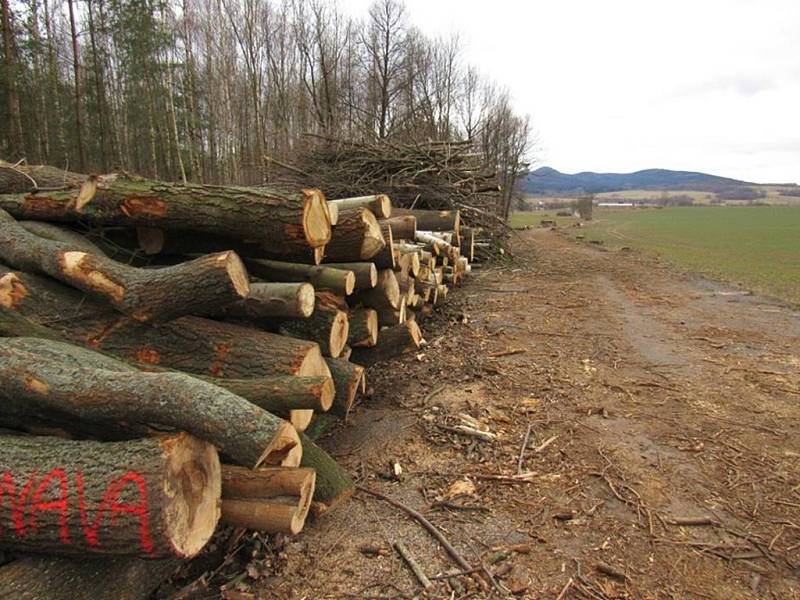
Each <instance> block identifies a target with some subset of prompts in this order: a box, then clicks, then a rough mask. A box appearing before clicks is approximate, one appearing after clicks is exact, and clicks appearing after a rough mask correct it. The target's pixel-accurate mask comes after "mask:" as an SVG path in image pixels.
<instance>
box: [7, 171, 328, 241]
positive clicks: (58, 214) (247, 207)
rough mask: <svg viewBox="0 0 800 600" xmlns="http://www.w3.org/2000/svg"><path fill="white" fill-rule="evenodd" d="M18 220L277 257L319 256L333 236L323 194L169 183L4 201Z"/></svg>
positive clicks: (108, 179)
mask: <svg viewBox="0 0 800 600" xmlns="http://www.w3.org/2000/svg"><path fill="white" fill-rule="evenodd" d="M0 208H2V209H5V210H7V211H8V212H10V213H11V214H12V215H14V216H15V217H16V218H18V219H32V220H41V221H62V222H76V221H83V222H88V223H92V224H93V225H123V226H126V227H140V226H143V227H157V228H160V229H166V230H183V231H201V232H207V233H213V234H218V235H230V236H233V237H237V238H247V239H253V240H256V241H258V242H259V243H262V244H265V245H267V246H269V247H270V248H272V249H273V250H274V251H276V252H291V251H293V250H296V249H298V248H302V247H304V246H305V247H308V246H310V247H312V248H317V247H320V246H324V245H325V244H326V243H328V240H330V236H331V224H330V217H329V215H328V204H327V202H326V201H325V197H324V196H323V194H322V192H320V191H319V190H312V189H305V190H300V191H287V190H286V189H281V188H277V187H275V188H267V187H263V186H262V187H258V188H247V187H235V186H228V187H224V186H213V185H201V184H183V183H167V182H163V181H152V180H148V179H142V178H139V177H133V176H129V175H123V174H111V175H104V176H101V177H92V178H90V179H88V180H87V181H85V182H84V183H83V184H82V185H81V186H80V187H79V188H73V189H69V190H64V191H48V192H44V191H42V192H33V193H27V194H3V195H0Z"/></svg>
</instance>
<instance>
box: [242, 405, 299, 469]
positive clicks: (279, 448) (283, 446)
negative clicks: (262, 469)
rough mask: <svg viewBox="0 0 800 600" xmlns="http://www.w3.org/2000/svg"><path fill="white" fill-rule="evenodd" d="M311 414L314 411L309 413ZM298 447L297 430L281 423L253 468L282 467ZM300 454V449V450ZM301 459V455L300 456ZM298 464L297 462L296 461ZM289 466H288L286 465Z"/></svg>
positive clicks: (288, 424) (290, 425) (285, 423)
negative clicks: (263, 466) (262, 466)
mask: <svg viewBox="0 0 800 600" xmlns="http://www.w3.org/2000/svg"><path fill="white" fill-rule="evenodd" d="M292 412H296V411H292ZM309 412H311V413H313V412H314V411H309ZM299 447H300V437H299V436H298V435H297V430H296V429H295V428H294V427H293V426H292V424H291V423H287V422H285V421H283V422H281V424H280V425H279V426H278V429H277V431H276V432H275V435H274V436H273V437H272V441H271V442H270V444H269V446H267V447H266V448H265V449H264V452H263V453H262V454H261V457H260V458H259V459H258V462H257V463H256V464H255V465H253V467H254V468H255V467H258V466H259V465H262V464H264V465H283V464H284V461H285V460H286V458H287V457H288V456H289V455H290V454H291V453H292V451H295V452H296V448H299ZM300 452H302V449H301V450H300ZM300 456H301V457H302V454H301V455H300ZM298 462H299V461H298ZM287 466H289V465H287Z"/></svg>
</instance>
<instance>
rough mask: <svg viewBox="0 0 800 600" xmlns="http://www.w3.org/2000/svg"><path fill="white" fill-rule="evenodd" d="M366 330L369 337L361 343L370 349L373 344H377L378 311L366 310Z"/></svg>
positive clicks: (378, 328)
mask: <svg viewBox="0 0 800 600" xmlns="http://www.w3.org/2000/svg"><path fill="white" fill-rule="evenodd" d="M365 312H366V315H367V316H366V318H365V321H366V329H367V332H368V333H369V337H368V338H367V339H366V340H364V341H363V343H362V345H363V346H366V347H368V348H371V347H372V346H374V345H375V344H377V343H378V331H379V330H380V324H379V323H378V311H377V310H374V309H372V308H368V309H366V311H365Z"/></svg>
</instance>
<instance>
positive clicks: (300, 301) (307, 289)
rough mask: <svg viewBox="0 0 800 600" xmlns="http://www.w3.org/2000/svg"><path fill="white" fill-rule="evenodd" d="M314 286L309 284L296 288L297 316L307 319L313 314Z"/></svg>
mask: <svg viewBox="0 0 800 600" xmlns="http://www.w3.org/2000/svg"><path fill="white" fill-rule="evenodd" d="M314 302H315V296H314V286H313V285H311V284H310V283H303V284H301V285H299V286H297V309H298V310H297V312H298V314H299V315H298V316H301V317H303V318H308V317H310V316H311V315H312V313H313V312H314Z"/></svg>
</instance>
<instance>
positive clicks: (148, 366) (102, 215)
mask: <svg viewBox="0 0 800 600" xmlns="http://www.w3.org/2000/svg"><path fill="white" fill-rule="evenodd" d="M475 237H476V231H475V230H472V229H469V228H467V227H464V226H462V225H461V223H460V216H459V213H458V212H457V211H454V212H449V211H416V210H392V207H391V203H390V200H389V198H388V197H387V196H384V195H376V196H364V197H358V198H348V199H343V200H330V201H329V200H326V198H325V196H324V195H323V194H322V192H320V191H319V190H316V189H288V188H266V187H258V188H245V187H218V186H207V185H196V184H175V183H166V182H158V181H151V180H146V179H141V178H138V177H133V176H130V175H127V174H111V175H104V176H91V177H87V176H83V175H80V174H75V173H67V172H63V171H61V170H58V169H53V168H50V167H20V166H16V165H15V166H11V165H7V164H0V400H1V401H2V402H1V403H0V564H2V563H3V562H6V563H7V564H5V565H4V566H2V567H0V597H5V596H6V595H8V596H16V595H17V594H19V595H22V591H24V592H25V597H29V598H37V597H38V598H77V597H81V598H82V597H86V598H100V597H106V596H107V595H108V590H109V589H114V593H115V597H117V598H122V597H124V598H141V597H146V596H147V595H148V594H149V593H150V591H151V590H152V589H153V587H154V586H156V585H158V584H159V582H160V581H162V580H163V578H164V577H166V576H168V575H169V574H170V573H171V572H172V571H174V569H175V566H176V564H178V563H179V559H186V558H191V557H193V556H195V555H196V554H198V553H199V552H200V551H201V550H202V549H203V547H204V546H205V545H206V544H207V542H208V541H209V540H210V539H211V537H212V535H213V534H214V532H215V530H216V529H217V528H218V526H219V525H220V524H227V525H229V526H233V527H241V528H248V529H254V530H260V531H265V532H282V533H287V534H296V533H298V532H299V531H300V530H301V529H302V528H303V524H304V522H305V519H306V516H307V514H309V511H310V510H311V511H312V513H313V514H318V515H321V514H323V513H324V512H325V511H326V510H330V509H331V508H332V507H334V506H335V505H336V504H337V503H339V502H341V501H342V500H343V499H345V498H347V497H348V496H349V495H350V494H351V493H352V491H353V489H354V486H353V482H352V480H351V479H350V477H349V476H348V475H347V473H346V472H345V471H344V470H343V469H341V468H340V467H339V466H338V465H337V464H336V462H335V461H334V460H333V459H332V458H331V457H330V456H329V455H327V454H326V453H325V452H324V451H323V450H322V449H320V448H319V447H317V446H316V445H315V444H314V443H313V441H311V439H309V438H308V437H306V435H305V434H303V433H302V432H303V431H304V430H305V429H306V428H307V427H308V426H309V424H310V423H311V422H312V419H313V418H314V415H315V413H319V412H329V413H331V414H333V415H336V416H339V417H342V418H346V417H347V415H348V413H349V412H350V410H351V408H352V407H353V404H354V401H355V400H356V397H357V395H358V394H359V392H360V391H363V389H364V385H365V375H364V372H365V368H366V367H368V366H370V365H372V364H374V363H376V362H379V361H385V360H388V359H391V358H394V357H397V356H399V355H400V354H402V353H403V352H406V351H409V350H411V351H413V350H415V349H417V348H419V347H420V345H421V344H423V343H424V340H423V338H422V334H421V332H420V328H419V326H418V323H419V322H420V321H421V320H422V319H423V318H424V317H426V316H427V315H429V314H430V313H431V311H432V310H433V307H434V306H436V305H437V304H440V303H442V302H443V301H444V300H445V299H446V297H447V294H448V290H449V289H450V288H451V287H452V286H453V285H457V284H458V283H459V281H460V280H461V278H462V277H464V275H466V274H467V273H469V271H470V261H471V258H472V256H473V250H474V239H475ZM4 553H5V554H4ZM76 555H77V556H80V558H76ZM89 555H92V556H91V559H87V557H88V556H89ZM4 556H5V561H4V558H3V557H4ZM9 557H14V558H15V560H13V561H11V562H7V561H8V558H9ZM142 559H150V560H142ZM152 559H161V560H152ZM120 581H124V582H125V586H124V587H125V588H126V591H125V592H124V593H123V592H121V591H120V590H119V587H114V586H115V585H116V584H118V582H120ZM109 586H112V587H111V588H110V587H109ZM76 590H81V592H80V594H79V593H78V592H77V591H76ZM125 594H128V595H125Z"/></svg>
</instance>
